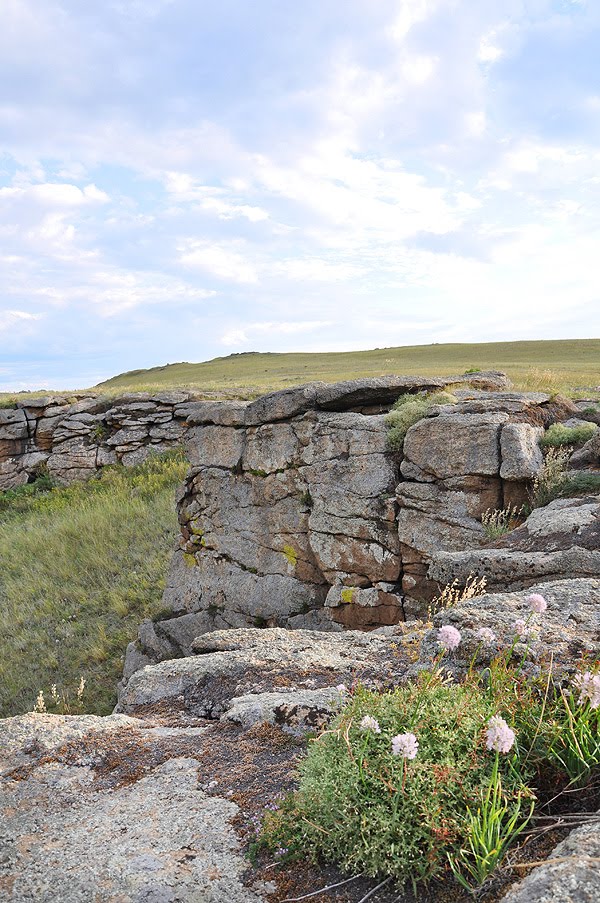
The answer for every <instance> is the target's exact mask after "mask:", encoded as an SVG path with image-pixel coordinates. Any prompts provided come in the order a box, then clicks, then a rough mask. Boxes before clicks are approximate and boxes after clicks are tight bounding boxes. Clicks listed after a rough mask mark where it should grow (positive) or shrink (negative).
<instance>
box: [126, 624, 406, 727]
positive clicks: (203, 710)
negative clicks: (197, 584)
mask: <svg viewBox="0 0 600 903" xmlns="http://www.w3.org/2000/svg"><path fill="white" fill-rule="evenodd" d="M192 648H193V650H194V651H195V652H196V653H197V654H196V655H192V656H188V657H187V658H181V659H172V660H169V661H164V662H160V663H159V664H157V665H147V666H146V667H145V668H142V669H141V670H139V671H136V672H135V673H134V674H133V675H132V676H131V678H130V679H129V681H128V683H127V684H126V686H125V687H124V689H123V690H122V692H121V696H120V699H119V705H118V707H117V708H118V711H121V712H126V713H128V714H134V715H135V714H140V713H141V714H144V715H145V714H146V713H147V712H148V711H149V707H157V706H158V707H159V710H161V711H164V710H165V708H168V709H169V710H170V711H177V710H179V711H181V712H185V713H188V714H190V715H193V716H195V717H201V718H219V717H220V716H221V715H222V714H223V713H224V712H226V711H227V710H228V709H229V708H230V706H231V705H232V704H233V700H234V699H235V698H236V697H240V696H245V695H247V694H248V693H253V694H261V693H265V692H272V691H273V690H277V691H279V689H280V688H288V689H289V688H292V689H298V690H301V689H302V690H316V689H322V688H330V689H332V688H335V687H336V686H337V685H339V684H342V683H349V682H351V681H352V680H354V679H360V680H361V681H368V680H379V681H381V680H382V679H383V680H387V681H394V680H395V681H396V682H398V681H399V680H400V679H401V678H402V676H403V675H404V674H405V673H406V670H407V667H408V660H407V657H406V654H404V653H403V652H402V650H401V649H399V644H398V638H397V637H396V638H394V636H392V635H386V634H380V633H363V632H361V631H346V632H343V633H323V632H320V631H316V630H284V629H282V628H268V629H253V628H243V629H239V630H217V631H214V632H212V633H208V634H204V635H203V636H200V637H198V638H197V639H196V640H195V641H194V643H193V644H192Z"/></svg>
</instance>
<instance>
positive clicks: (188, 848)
mask: <svg viewBox="0 0 600 903" xmlns="http://www.w3.org/2000/svg"><path fill="white" fill-rule="evenodd" d="M94 721H95V722H98V723H94ZM99 722H104V724H103V725H100V724H99ZM100 738H103V739H104V741H105V743H104V744H103V743H102V742H100V743H99V742H98V741H99V740H100ZM198 741H199V730H198V728H188V729H185V728H180V729H178V730H177V731H172V730H171V731H170V730H166V731H165V730H164V729H161V728H160V727H159V728H152V727H147V728H146V729H141V728H140V727H139V722H138V723H136V722H135V721H133V720H132V719H124V718H123V717H122V716H111V717H109V718H105V719H92V720H91V721H90V720H89V719H88V720H87V721H84V720H82V719H79V718H66V719H65V718H61V717H60V716H48V715H45V716H44V715H43V716H40V715H34V714H30V715H25V716H20V717H18V718H10V719H7V720H5V721H3V722H0V746H3V748H4V749H7V750H8V753H7V754H5V755H6V760H7V762H6V763H5V772H6V773H5V775H4V778H3V779H2V782H1V783H0V812H1V813H2V820H1V824H0V848H1V850H2V853H1V855H0V897H1V898H2V899H3V900H7V901H14V903H17V901H18V903H25V901H31V903H34V901H35V903H50V901H52V903H54V901H60V903H90V901H92V900H93V901H95V903H104V901H106V903H109V901H110V903H117V901H118V903H176V901H182V903H183V901H185V903H188V901H189V903H209V901H210V903H259V901H260V900H262V899H263V897H262V896H260V895H259V894H258V893H256V892H255V891H254V890H253V889H249V888H248V887H245V886H244V885H243V883H242V878H243V875H244V872H245V871H246V870H247V867H248V863H247V861H245V860H244V858H243V856H242V854H241V851H240V842H239V839H238V837H237V836H236V834H235V831H234V829H233V827H232V824H231V820H232V818H233V817H234V816H235V815H236V814H237V812H238V807H237V806H236V805H235V804H234V803H233V802H231V801H229V800H227V799H222V798H219V797H211V796H209V795H207V794H206V793H205V792H204V791H203V790H202V789H201V787H200V785H199V773H198V771H199V762H198V760H197V758H195V757H194V755H193V753H194V750H195V747H196V746H197V745H198ZM57 743H59V744H61V745H60V746H59V747H57V746H56V745H55V744H57ZM36 744H41V745H42V747H43V748H44V749H46V750H47V751H48V750H53V753H52V752H51V753H49V754H47V755H44V756H41V757H39V755H38V757H37V758H36V756H35V753H34V751H33V750H34V749H35V748H36ZM106 744H108V746H107V745H106ZM178 752H179V753H180V754H178ZM185 753H187V754H185ZM190 753H192V755H190ZM119 756H121V757H122V758H123V760H124V763H125V764H124V768H125V770H124V771H123V772H119V769H118V767H116V761H117V760H118V757H119ZM136 756H137V758H138V764H139V766H140V771H139V772H136V771H135V769H133V768H132V763H133V762H134V761H135V760H136ZM27 757H29V758H30V759H31V760H32V761H31V762H30V764H29V765H28V766H25V767H24V766H23V764H22V763H23V759H24V758H27ZM108 759H110V760H111V762H112V767H109V768H108V769H107V770H103V767H102V766H106V763H107V760H108ZM10 764H12V765H13V766H14V768H13V770H12V771H10V770H8V769H7V768H6V765H8V766H10Z"/></svg>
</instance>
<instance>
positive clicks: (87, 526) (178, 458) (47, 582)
mask: <svg viewBox="0 0 600 903" xmlns="http://www.w3.org/2000/svg"><path fill="white" fill-rule="evenodd" d="M186 469H187V463H186V462H185V461H184V459H183V456H182V454H181V453H169V454H167V455H162V456H159V457H156V458H152V459H150V460H149V461H147V462H146V463H144V464H142V465H140V466H138V467H135V468H131V469H124V468H121V467H114V468H107V469H106V470H105V471H104V472H103V473H102V476H101V477H100V478H99V479H96V480H92V481H91V482H89V483H77V484H74V485H72V486H69V487H67V488H60V489H59V488H54V489H50V490H48V491H45V492H39V491H37V489H36V484H33V486H31V487H23V489H22V490H21V491H13V492H12V494H11V497H10V499H7V498H6V496H7V495H9V494H8V493H6V494H3V495H0V648H1V649H2V657H1V658H0V716H7V715H13V714H18V713H20V712H25V711H28V710H30V709H31V708H32V707H33V704H34V702H35V699H36V697H37V694H38V691H39V690H40V689H43V690H44V691H45V692H46V693H47V692H48V690H49V688H50V687H51V685H52V684H56V685H57V686H58V689H59V692H60V691H61V689H65V690H67V692H73V691H74V690H75V689H76V688H77V686H78V684H79V681H80V678H81V677H83V678H84V679H85V680H86V691H85V696H84V708H85V710H86V711H87V712H92V713H97V714H107V713H108V712H110V711H111V709H112V707H113V705H114V703H115V686H116V682H117V681H118V679H119V677H120V674H121V670H122V666H123V653H124V651H125V647H126V645H127V643H128V642H129V641H130V640H131V639H133V638H134V637H135V634H136V630H137V627H138V625H139V623H140V621H141V620H142V619H143V618H144V617H152V616H153V615H154V614H156V613H158V612H159V611H160V608H161V596H162V591H163V587H164V580H165V575H166V569H167V565H168V561H169V559H170V556H171V553H172V550H173V547H174V543H175V537H176V534H177V519H176V516H175V505H174V490H175V487H176V486H177V485H178V484H179V483H180V482H181V481H182V479H183V476H184V474H185V471H186ZM7 501H8V502H9V504H3V503H6V502H7Z"/></svg>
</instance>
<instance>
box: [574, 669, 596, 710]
mask: <svg viewBox="0 0 600 903" xmlns="http://www.w3.org/2000/svg"><path fill="white" fill-rule="evenodd" d="M574 683H575V686H576V687H578V688H579V705H583V704H584V702H585V701H586V699H589V701H590V708H591V709H597V708H600V674H592V672H591V671H585V672H584V673H583V674H578V675H577V677H576V678H575V681H574Z"/></svg>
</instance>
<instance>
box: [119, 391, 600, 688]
mask: <svg viewBox="0 0 600 903" xmlns="http://www.w3.org/2000/svg"><path fill="white" fill-rule="evenodd" d="M476 376H477V377H478V380H479V386H478V387H476V388H473V387H472V386H471V385H467V382H466V381H467V379H472V378H473V377H472V376H470V377H468V378H467V377H463V378H462V382H461V381H459V380H457V379H456V378H454V379H453V380H452V381H451V382H452V384H453V392H454V394H455V396H456V398H457V402H456V404H444V405H438V406H432V407H430V408H429V410H428V412H427V415H426V416H425V417H423V418H422V419H421V420H420V421H418V422H417V423H416V424H415V425H414V426H412V427H411V428H410V429H409V430H408V432H407V434H406V438H405V441H404V448H403V452H402V453H396V452H392V451H391V450H390V448H389V446H388V443H387V433H388V425H387V423H386V413H387V412H388V411H389V409H390V407H391V405H392V403H393V401H394V400H396V399H397V398H398V397H399V396H400V395H402V394H406V393H419V392H420V393H423V392H431V391H435V390H436V389H440V388H444V387H446V386H448V384H449V382H450V381H449V380H440V379H427V380H423V379H419V378H416V377H410V378H408V377H389V378H386V379H364V380H355V381H351V382H347V383H338V384H334V385H325V384H311V385H308V386H301V387H299V388H296V389H290V390H286V391H284V392H276V393H274V394H272V395H267V396H264V397H263V398H259V399H257V400H256V401H254V402H250V403H241V402H223V403H216V404H215V403H210V402H196V403H190V404H188V405H187V406H184V407H182V408H181V409H180V410H181V414H182V415H183V416H185V417H186V420H187V424H188V427H187V433H186V444H187V448H188V453H189V457H190V461H191V465H192V467H191V470H190V472H189V474H188V477H187V479H186V482H185V485H184V487H183V488H182V490H181V493H180V496H179V500H178V513H179V521H180V525H181V548H180V549H179V550H178V551H177V552H176V553H175V555H174V558H173V562H172V566H171V570H170V574H169V577H168V583H167V589H166V592H165V595H164V602H165V612H164V618H163V620H161V621H159V622H157V623H154V624H153V623H150V622H145V623H144V624H143V625H142V627H141V628H140V633H139V637H138V640H137V642H136V643H135V644H132V645H131V646H130V648H129V651H128V656H127V663H126V668H125V680H127V679H128V678H129V676H130V675H131V674H132V673H133V672H134V671H135V670H136V669H137V668H139V667H142V666H143V665H145V664H148V663H151V662H156V661H160V660H162V659H168V658H173V657H175V656H181V655H188V654H189V653H190V651H191V643H192V641H193V640H194V639H195V637H197V636H198V635H199V634H201V633H205V632H207V631H212V630H218V629H222V628H235V627H247V626H257V627H264V626H271V627H273V626H285V627H291V628H317V629H319V630H340V629H343V628H353V629H356V628H359V629H363V628H366V629H373V628H376V627H381V626H386V625H388V626H389V625H393V624H397V623H399V622H401V621H404V620H406V619H407V618H408V619H410V618H414V617H415V616H420V615H423V614H425V613H426V612H427V604H428V602H429V601H430V600H431V599H432V598H433V597H434V596H435V595H436V594H437V593H438V592H439V589H440V586H443V585H444V584H445V583H446V582H451V581H448V580H446V579H445V577H446V572H447V571H448V567H446V570H443V569H442V564H441V562H442V559H443V555H442V556H440V555H439V553H440V552H445V553H449V554H450V556H452V555H454V556H455V559H456V562H457V564H456V569H455V571H453V572H452V573H453V574H454V573H456V575H459V577H460V580H462V581H463V582H464V580H465V579H466V577H468V575H469V573H471V572H473V573H479V572H480V571H481V572H482V573H485V574H486V576H487V571H485V569H483V570H482V569H480V568H477V567H476V566H475V564H474V563H473V562H472V559H473V556H476V554H479V552H478V550H479V549H480V547H483V546H485V547H486V548H485V550H482V552H481V555H482V560H483V558H484V557H485V555H486V554H488V550H487V546H488V544H489V538H488V537H487V535H486V533H485V530H484V527H483V525H482V522H481V518H482V515H483V514H484V512H486V511H487V510H488V509H490V510H493V509H500V508H504V507H505V506H507V505H511V506H512V505H515V506H517V507H520V506H521V505H522V504H523V503H525V502H527V501H528V492H529V490H530V488H531V481H532V479H533V477H534V476H535V474H536V473H537V472H538V470H539V469H540V467H541V465H542V462H543V457H542V452H541V450H540V447H539V444H538V443H539V439H540V437H541V436H542V434H543V431H544V428H547V427H548V426H549V425H550V424H552V423H554V422H557V421H561V420H566V419H568V418H569V417H572V416H573V414H574V413H577V409H576V408H575V406H574V405H573V404H572V403H571V402H569V401H567V400H566V399H560V398H551V397H550V396H549V395H547V394H544V393H515V392H509V391H506V384H505V380H504V379H503V377H502V376H501V375H499V374H476ZM481 386H483V388H481ZM491 386H493V387H494V389H493V390H492V389H491ZM534 520H535V518H534ZM532 528H533V529H535V528H534V525H533V523H532ZM581 541H582V542H585V538H584V537H582V540H581ZM569 548H570V547H569ZM489 554H491V553H489ZM461 555H462V556H463V558H464V561H465V562H466V564H465V566H464V567H460V568H459V567H458V562H460V561H462V560H463V559H461V558H460V556H461ZM569 555H571V557H572V556H573V555H575V556H577V555H579V553H578V552H573V551H572V550H571V551H570V552H569ZM580 558H581V560H580V562H579V564H578V566H577V567H576V568H575V571H574V575H578V574H580V575H581V576H593V575H594V574H596V573H600V572H599V571H598V562H597V561H596V558H597V555H596V553H593V552H590V551H589V550H585V553H584V550H583V549H582V554H581V556H580ZM588 559H589V560H588ZM453 560H454V559H453ZM558 566H559V569H560V565H558ZM497 567H498V568H499V567H500V565H498V566H497ZM543 573H544V574H549V577H548V579H551V578H552V577H553V576H556V574H557V571H556V569H555V570H554V571H552V570H551V569H548V568H546V571H543ZM528 576H529V580H530V582H535V580H536V579H537V576H536V572H534V573H532V574H531V575H528ZM452 579H454V576H453V577H452ZM498 585H499V586H503V585H504V584H502V582H500V583H499V584H498ZM515 585H516V586H518V585H520V584H518V582H515Z"/></svg>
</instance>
